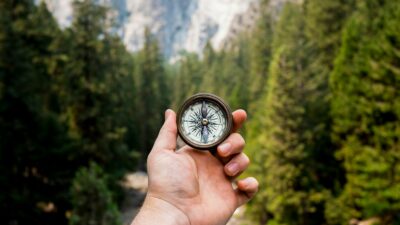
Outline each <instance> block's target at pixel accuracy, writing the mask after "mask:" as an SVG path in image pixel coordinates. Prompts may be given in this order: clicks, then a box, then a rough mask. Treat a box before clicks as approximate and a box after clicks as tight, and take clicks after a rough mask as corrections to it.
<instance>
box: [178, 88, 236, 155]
mask: <svg viewBox="0 0 400 225" xmlns="http://www.w3.org/2000/svg"><path fill="white" fill-rule="evenodd" d="M177 124H178V131H179V135H180V136H181V138H182V139H183V141H184V142H185V143H186V144H188V145H190V146H192V147H194V148H196V149H200V150H206V149H208V150H211V149H214V148H216V147H217V145H219V144H220V143H221V142H223V141H224V140H225V139H226V138H227V137H228V136H229V134H230V133H231V129H232V112H231V109H230V107H229V106H228V105H227V104H226V103H225V102H224V101H223V100H222V99H221V98H219V97H218V96H216V95H213V94H208V93H200V94H196V95H193V96H192V97H190V98H189V99H187V100H186V101H185V102H184V103H183V105H182V107H181V108H180V110H179V111H178V117H177Z"/></svg>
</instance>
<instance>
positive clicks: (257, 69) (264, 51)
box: [248, 0, 273, 116]
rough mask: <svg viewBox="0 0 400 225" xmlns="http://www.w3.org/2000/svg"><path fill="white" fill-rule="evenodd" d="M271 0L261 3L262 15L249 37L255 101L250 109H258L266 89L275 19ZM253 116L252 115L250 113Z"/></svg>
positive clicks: (252, 90)
mask: <svg viewBox="0 0 400 225" xmlns="http://www.w3.org/2000/svg"><path fill="white" fill-rule="evenodd" d="M268 6H269V0H262V1H261V3H260V7H259V9H260V16H259V19H258V20H257V24H256V27H255V29H254V31H253V32H252V33H251V36H250V37H248V41H249V42H250V56H249V57H250V71H249V76H250V78H249V80H250V82H251V84H250V93H249V99H250V100H251V101H252V102H253V105H252V106H251V107H250V110H251V111H253V110H255V109H256V105H257V104H258V101H257V100H258V99H260V98H261V97H262V96H263V95H264V93H265V91H266V90H265V89H266V85H265V84H266V83H267V77H268V68H269V64H270V61H271V57H272V39H273V19H272V16H271V15H270V12H269V8H268ZM250 116H251V115H250Z"/></svg>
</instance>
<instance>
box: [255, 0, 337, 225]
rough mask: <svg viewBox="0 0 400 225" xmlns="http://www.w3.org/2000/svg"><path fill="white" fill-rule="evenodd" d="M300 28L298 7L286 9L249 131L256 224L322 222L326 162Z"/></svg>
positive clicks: (312, 76)
mask: <svg viewBox="0 0 400 225" xmlns="http://www.w3.org/2000/svg"><path fill="white" fill-rule="evenodd" d="M304 29H305V16H304V12H303V10H302V7H301V6H300V5H297V4H287V5H286V6H285V8H284V10H283V12H282V14H281V17H280V19H279V23H278V24H277V25H276V29H275V33H274V42H273V51H274V54H273V58H272V61H271V65H270V70H269V77H268V84H267V88H268V89H267V94H266V96H265V97H264V98H263V99H262V102H261V103H260V104H262V105H263V107H262V108H260V110H259V111H258V112H257V115H256V116H255V117H253V120H252V122H251V125H250V127H249V136H250V140H249V144H248V149H249V151H250V152H249V154H250V155H251V158H252V160H253V165H252V167H251V168H250V173H252V174H257V175H258V179H259V181H260V184H261V187H263V188H262V189H261V190H260V193H259V194H258V195H257V197H256V199H255V200H254V201H253V202H252V204H251V207H250V210H251V213H252V214H253V217H255V219H256V220H258V221H259V223H260V224H267V223H268V224H323V223H324V208H323V206H324V203H325V201H326V198H327V196H328V193H329V189H328V187H329V186H330V183H329V180H328V178H329V177H327V175H326V174H325V172H324V170H325V169H326V168H328V169H329V165H326V164H327V163H328V164H329V160H330V158H329V157H322V156H324V154H323V153H324V152H326V150H325V149H323V148H321V146H319V145H318V144H317V143H316V142H315V140H316V137H318V135H319V132H320V129H321V128H320V127H319V125H318V123H317V122H318V119H320V118H318V117H317V118H315V110H316V109H317V107H318V106H317V105H316V103H315V99H314V96H315V95H316V90H315V85H316V84H318V83H316V81H318V78H317V77H316V75H315V74H312V73H309V72H308V71H307V66H308V65H310V58H309V57H308V56H309V54H310V51H312V49H311V48H310V46H309V45H308V42H307V38H306V36H305V33H304ZM315 121H317V122H315ZM253 127H254V129H253ZM321 152H322V153H321ZM327 160H328V161H327Z"/></svg>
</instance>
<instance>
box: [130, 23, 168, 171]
mask: <svg viewBox="0 0 400 225" xmlns="http://www.w3.org/2000/svg"><path fill="white" fill-rule="evenodd" d="M135 65H136V66H135V78H136V82H137V84H138V85H137V92H136V96H137V102H136V104H137V105H136V109H138V111H137V120H136V129H137V130H138V140H139V149H140V152H142V153H143V155H142V158H141V165H140V166H141V167H144V165H145V162H146V158H147V154H148V153H149V152H150V150H151V148H152V146H153V142H154V140H155V138H156V137H157V134H158V130H159V128H160V127H161V125H162V122H163V118H164V111H165V110H166V109H167V108H168V106H169V94H168V93H169V88H168V87H167V84H168V82H167V80H166V79H167V78H166V72H165V69H164V67H163V58H162V55H161V52H160V48H159V46H158V43H157V40H156V39H155V38H154V37H153V35H152V34H151V33H150V31H149V30H148V29H146V30H145V43H144V46H143V49H142V50H141V51H140V52H139V53H138V55H137V58H136V64H135ZM144 119H145V120H146V123H144V122H143V120H144Z"/></svg>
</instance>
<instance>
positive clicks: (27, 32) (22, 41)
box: [0, 1, 71, 224]
mask: <svg viewBox="0 0 400 225" xmlns="http://www.w3.org/2000/svg"><path fill="white" fill-rule="evenodd" d="M58 35H61V32H60V30H59V29H58V26H57V24H56V22H55V20H54V19H53V17H52V16H51V14H50V13H49V11H48V10H47V7H46V5H45V4H44V3H42V4H40V6H39V7H36V6H35V5H33V3H32V2H31V1H1V2H0V57H1V58H0V86H1V88H0V89H1V90H0V92H1V94H0V136H1V138H0V160H1V162H0V171H1V173H2V175H1V176H0V177H1V178H0V185H1V186H2V188H3V189H2V190H3V191H2V194H1V195H0V201H1V204H0V206H1V211H2V212H3V215H4V217H3V220H4V221H3V222H5V223H30V224H35V223H38V224H52V223H54V222H55V221H63V220H64V221H65V219H63V218H64V212H65V211H64V210H65V209H66V207H67V205H68V204H67V199H66V196H65V194H64V193H65V191H66V190H67V188H66V187H67V186H68V179H69V177H71V174H69V173H68V172H66V171H64V170H63V167H64V166H66V163H65V162H66V161H65V158H66V157H67V155H68V154H69V151H70V148H69V146H68V144H67V143H68V141H69V140H68V138H67V136H66V131H65V127H64V125H63V124H62V123H61V121H60V120H59V117H58V116H57V114H58V112H59V105H58V101H57V100H56V99H57V93H56V91H57V90H56V89H55V87H56V86H54V85H53V84H54V82H55V80H56V78H55V77H54V76H53V75H54V74H55V69H54V65H57V63H58V61H59V58H60V57H61V55H59V54H56V53H55V52H56V49H54V46H53V45H54V43H55V40H56V39H57V37H58ZM61 58H62V57H61ZM50 137H51V138H50ZM50 203H51V204H53V205H55V207H56V208H57V211H54V210H53V211H50V213H46V212H45V210H44V208H43V207H42V206H43V205H46V204H50Z"/></svg>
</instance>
